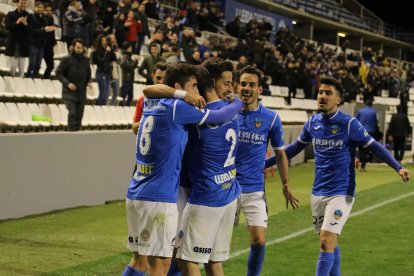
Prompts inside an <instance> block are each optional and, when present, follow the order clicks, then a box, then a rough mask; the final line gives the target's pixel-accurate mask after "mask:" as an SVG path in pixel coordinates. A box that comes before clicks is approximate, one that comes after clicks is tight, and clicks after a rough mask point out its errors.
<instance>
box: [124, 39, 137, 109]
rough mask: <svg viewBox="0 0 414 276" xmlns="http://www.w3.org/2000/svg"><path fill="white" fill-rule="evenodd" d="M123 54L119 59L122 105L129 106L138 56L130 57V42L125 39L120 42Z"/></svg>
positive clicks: (132, 93)
mask: <svg viewBox="0 0 414 276" xmlns="http://www.w3.org/2000/svg"><path fill="white" fill-rule="evenodd" d="M122 49H123V56H122V60H121V68H122V90H121V97H122V105H123V106H130V105H131V101H132V99H133V97H134V77H135V68H137V65H138V60H139V57H138V56H135V57H132V54H133V51H132V44H131V43H129V42H128V41H125V42H124V43H123V44H122Z"/></svg>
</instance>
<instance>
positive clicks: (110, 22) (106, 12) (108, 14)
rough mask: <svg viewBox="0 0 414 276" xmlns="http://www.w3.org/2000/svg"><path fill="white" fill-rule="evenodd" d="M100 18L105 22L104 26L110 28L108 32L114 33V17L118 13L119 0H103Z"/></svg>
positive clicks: (99, 12) (99, 13)
mask: <svg viewBox="0 0 414 276" xmlns="http://www.w3.org/2000/svg"><path fill="white" fill-rule="evenodd" d="M99 2H100V9H99V11H98V18H100V19H101V20H102V22H103V26H104V28H108V33H112V31H113V28H114V17H115V15H116V14H117V13H118V2H117V1H113V0H101V1H99Z"/></svg>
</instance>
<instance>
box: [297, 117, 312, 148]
mask: <svg viewBox="0 0 414 276" xmlns="http://www.w3.org/2000/svg"><path fill="white" fill-rule="evenodd" d="M309 125H310V119H309V121H307V122H306V123H305V125H304V126H303V130H302V132H301V134H300V135H299V137H298V140H299V141H300V142H302V143H304V144H309V143H312V136H311V135H310V133H309Z"/></svg>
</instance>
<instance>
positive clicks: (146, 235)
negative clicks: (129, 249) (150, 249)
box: [139, 229, 151, 241]
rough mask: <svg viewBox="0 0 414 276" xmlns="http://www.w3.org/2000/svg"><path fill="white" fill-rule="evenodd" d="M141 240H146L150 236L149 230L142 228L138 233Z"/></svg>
mask: <svg viewBox="0 0 414 276" xmlns="http://www.w3.org/2000/svg"><path fill="white" fill-rule="evenodd" d="M139 236H140V237H141V239H142V240H143V241H148V240H149V238H150V237H151V233H150V231H148V230H147V229H144V230H142V232H141V234H140V235H139Z"/></svg>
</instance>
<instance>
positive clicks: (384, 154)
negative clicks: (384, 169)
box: [368, 141, 410, 182]
mask: <svg viewBox="0 0 414 276" xmlns="http://www.w3.org/2000/svg"><path fill="white" fill-rule="evenodd" d="M368 149H369V150H371V151H372V152H373V153H374V154H375V155H376V156H378V158H380V159H381V160H382V161H384V162H385V163H387V164H388V166H390V167H391V168H393V169H394V170H395V171H396V172H397V173H398V174H399V175H400V176H401V178H402V180H403V181H404V182H407V181H408V180H410V171H409V170H407V169H404V167H403V166H402V165H401V164H400V163H398V161H397V160H395V159H394V157H392V156H391V154H390V152H389V151H388V150H387V149H386V148H384V147H383V146H382V145H381V144H380V143H378V142H377V141H374V142H372V144H371V145H369V146H368Z"/></svg>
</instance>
